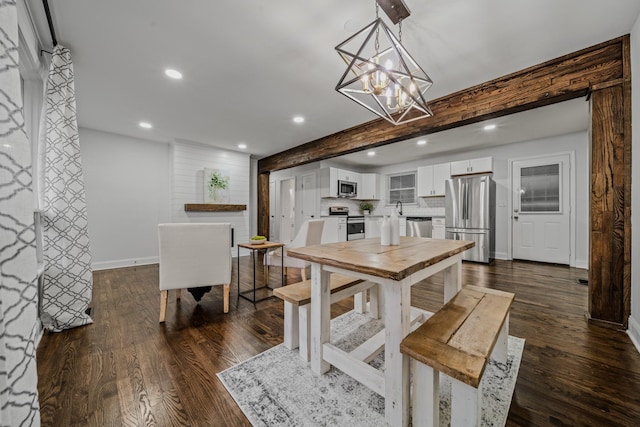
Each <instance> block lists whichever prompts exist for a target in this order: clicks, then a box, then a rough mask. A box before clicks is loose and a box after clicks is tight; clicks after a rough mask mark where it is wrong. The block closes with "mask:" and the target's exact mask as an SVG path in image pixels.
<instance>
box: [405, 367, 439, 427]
mask: <svg viewBox="0 0 640 427" xmlns="http://www.w3.org/2000/svg"><path fill="white" fill-rule="evenodd" d="M411 370H412V371H413V425H414V426H424V427H434V426H435V427H440V372H438V371H436V370H435V369H433V368H432V367H431V366H428V365H424V364H422V363H420V362H416V361H415V360H412V361H411Z"/></svg>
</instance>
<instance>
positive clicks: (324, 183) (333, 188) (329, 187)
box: [318, 168, 338, 197]
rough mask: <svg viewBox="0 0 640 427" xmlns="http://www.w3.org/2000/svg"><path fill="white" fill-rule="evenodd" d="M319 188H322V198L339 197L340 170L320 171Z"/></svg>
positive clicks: (327, 169)
mask: <svg viewBox="0 0 640 427" xmlns="http://www.w3.org/2000/svg"><path fill="white" fill-rule="evenodd" d="M318 187H319V188H320V197H338V169H336V168H322V169H320V171H319V173H318Z"/></svg>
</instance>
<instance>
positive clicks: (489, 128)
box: [484, 125, 496, 130]
mask: <svg viewBox="0 0 640 427" xmlns="http://www.w3.org/2000/svg"><path fill="white" fill-rule="evenodd" d="M495 128H496V125H486V126H485V127H484V130H494V129H495Z"/></svg>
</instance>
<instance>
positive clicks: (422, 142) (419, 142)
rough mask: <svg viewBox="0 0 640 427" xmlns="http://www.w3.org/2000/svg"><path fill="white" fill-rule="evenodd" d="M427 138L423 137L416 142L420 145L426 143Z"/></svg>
mask: <svg viewBox="0 0 640 427" xmlns="http://www.w3.org/2000/svg"><path fill="white" fill-rule="evenodd" d="M426 143H427V140H426V139H421V140H420V141H418V142H416V144H418V145H426Z"/></svg>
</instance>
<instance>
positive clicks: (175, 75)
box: [164, 68, 182, 80]
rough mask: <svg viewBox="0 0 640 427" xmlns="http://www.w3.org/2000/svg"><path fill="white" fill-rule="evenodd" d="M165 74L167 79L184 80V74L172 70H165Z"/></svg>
mask: <svg viewBox="0 0 640 427" xmlns="http://www.w3.org/2000/svg"><path fill="white" fill-rule="evenodd" d="M164 73H165V74H166V75H167V77H171V78H172V79H176V80H180V79H181V78H182V73H181V72H180V71H178V70H173V69H171V68H167V69H166V70H164Z"/></svg>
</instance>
